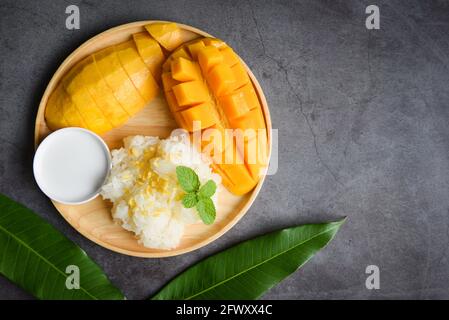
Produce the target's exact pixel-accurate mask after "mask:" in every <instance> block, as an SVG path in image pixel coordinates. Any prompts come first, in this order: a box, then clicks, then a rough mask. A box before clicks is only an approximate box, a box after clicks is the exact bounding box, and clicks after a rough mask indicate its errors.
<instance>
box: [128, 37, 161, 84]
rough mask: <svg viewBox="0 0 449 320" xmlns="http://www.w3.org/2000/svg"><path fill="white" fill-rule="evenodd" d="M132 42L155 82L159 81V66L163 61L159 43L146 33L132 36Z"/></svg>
mask: <svg viewBox="0 0 449 320" xmlns="http://www.w3.org/2000/svg"><path fill="white" fill-rule="evenodd" d="M133 40H134V43H135V44H136V47H137V51H138V52H139V54H140V56H141V57H142V59H143V61H144V62H145V64H146V65H147V67H148V68H149V69H150V71H151V74H152V75H153V77H154V78H155V80H156V81H160V76H161V66H162V64H163V63H164V61H165V56H164V53H163V52H162V49H161V47H160V45H159V43H158V42H157V41H156V40H154V39H153V38H152V37H151V36H150V35H149V34H148V33H147V32H139V33H135V34H133Z"/></svg>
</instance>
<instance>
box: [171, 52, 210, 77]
mask: <svg viewBox="0 0 449 320" xmlns="http://www.w3.org/2000/svg"><path fill="white" fill-rule="evenodd" d="M171 73H172V76H173V79H175V80H178V81H192V80H201V79H202V78H203V77H202V75H201V70H200V67H199V66H198V63H196V62H192V61H190V60H187V59H185V58H183V57H179V58H177V59H174V60H173V61H172V62H171Z"/></svg>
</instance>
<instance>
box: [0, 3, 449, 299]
mask: <svg viewBox="0 0 449 320" xmlns="http://www.w3.org/2000/svg"><path fill="white" fill-rule="evenodd" d="M69 4H77V5H79V7H80V10H81V29H80V30H76V31H69V30H66V28H65V18H66V15H65V13H64V11H65V8H66V6H67V5H69ZM369 4H377V5H378V6H379V7H380V11H381V28H380V30H371V31H368V30H367V29H366V28H365V18H366V16H367V15H366V14H365V8H366V6H367V5H369ZM146 19H161V20H173V21H179V22H182V23H186V24H190V25H193V26H196V27H198V28H201V29H203V30H206V31H208V32H210V33H211V34H214V35H216V36H217V37H220V38H222V39H224V40H225V41H227V42H228V43H229V44H230V45H231V46H233V47H234V48H235V50H236V51H237V52H238V53H239V54H240V55H241V56H242V57H243V58H244V59H245V61H246V62H247V63H248V65H249V66H250V67H251V68H252V70H253V71H254V73H255V75H256V76H257V78H258V79H259V81H260V83H261V85H262V87H263V89H264V91H265V94H266V96H267V99H268V102H269V105H270V109H271V116H272V118H273V126H274V127H275V128H278V129H279V171H278V173H277V174H276V175H274V176H271V177H269V178H268V179H267V181H266V183H265V185H264V187H263V189H262V191H261V193H260V195H259V197H258V198H257V200H256V202H255V203H254V205H253V206H252V208H251V209H250V211H249V212H248V214H247V215H246V216H245V217H244V218H243V219H242V220H241V221H240V222H239V223H238V224H237V225H236V226H235V227H234V228H233V229H232V230H230V231H229V232H228V233H227V234H226V235H225V236H223V237H222V238H220V239H218V240H217V241H216V242H214V243H213V244H210V245H209V246H207V247H205V248H202V249H200V250H198V251H196V252H193V253H189V254H185V255H182V256H179V257H174V258H166V259H139V258H132V257H127V256H124V255H120V254H117V253H113V252H110V251H108V250H106V249H103V248H101V247H99V246H98V245H96V244H94V243H92V242H90V241H89V240H87V239H85V238H84V237H82V236H81V235H79V234H78V233H77V232H76V231H75V230H74V229H73V228H72V227H71V226H69V225H68V224H67V223H66V222H65V221H64V220H63V219H62V217H61V216H60V215H59V214H58V213H57V211H56V210H55V209H54V208H53V207H52V205H51V203H50V202H49V200H48V199H47V198H46V197H45V196H44V195H43V194H42V193H41V192H40V191H39V190H38V188H37V186H36V184H35V182H34V180H33V176H32V168H31V164H32V157H33V128H34V127H33V123H34V117H35V114H36V110H37V107H38V103H39V100H40V97H41V95H42V93H43V91H44V89H45V86H46V85H47V83H48V81H49V80H50V78H51V76H52V74H53V72H54V71H55V70H56V68H57V67H58V65H59V64H60V63H61V62H62V61H63V59H64V58H65V57H66V56H67V55H68V54H69V53H70V52H71V51H72V50H74V49H75V48H76V47H77V46H79V45H80V44H81V43H82V42H84V41H85V40H87V39H89V38H90V37H91V36H93V35H95V34H97V33H99V32H101V31H103V30H106V29H108V28H109V27H113V26H116V25H120V24H123V23H126V22H131V21H136V20H146ZM0 57H1V59H0V92H1V94H0V108H1V112H0V126H1V127H0V143H1V146H2V151H1V152H0V177H1V178H0V179H1V180H0V182H1V183H0V191H1V192H3V193H5V194H7V195H9V196H11V197H12V198H14V199H16V200H18V201H20V202H22V203H24V204H26V205H27V206H29V207H30V208H32V209H34V210H35V211H36V212H38V213H39V214H40V215H41V216H42V217H44V218H45V219H47V220H48V221H49V222H50V223H52V224H53V225H54V226H55V227H56V228H58V229H59V230H60V231H62V232H63V233H64V234H66V235H67V236H68V237H69V238H70V239H72V240H73V241H75V242H76V243H77V244H79V245H80V246H81V247H82V248H83V249H84V250H86V252H87V253H88V254H89V255H90V256H91V257H92V258H93V259H94V260H95V261H97V262H98V264H99V265H100V266H101V267H102V268H104V270H105V272H106V273H107V275H108V276H109V277H110V278H111V280H112V281H113V282H114V283H115V284H116V285H117V286H118V287H120V288H121V289H122V290H123V291H124V293H125V294H126V295H127V296H128V298H130V299H141V298H145V297H148V296H150V295H151V294H152V293H154V292H155V291H157V289H158V288H160V287H161V286H162V285H163V284H164V283H166V282H167V281H168V280H169V279H170V278H172V277H173V276H174V275H176V274H177V273H178V272H180V271H181V270H183V269H185V268H186V267H188V266H190V265H192V264H193V263H194V262H196V261H198V260H199V259H200V258H202V257H205V256H208V255H210V254H211V253H214V252H217V251H218V250H220V249H223V248H226V247H229V246H230V245H232V244H234V243H237V242H239V241H241V240H244V239H248V238H251V237H252V236H255V235H259V234H262V233H264V232H267V231H270V230H274V229H277V228H281V227H284V226H292V225H296V224H301V223H306V222H319V221H325V220H332V219H336V218H339V217H342V216H348V220H347V223H346V224H345V225H344V227H343V228H342V229H341V230H340V232H339V234H338V235H337V237H336V238H335V239H334V241H333V242H332V243H331V244H330V245H329V246H328V247H327V248H326V249H325V250H323V251H321V252H320V253H319V254H317V255H316V256H315V257H314V258H313V260H312V261H311V262H309V263H308V264H307V265H305V266H304V267H303V268H302V269H301V270H299V271H297V272H296V273H295V274H293V275H292V276H290V277H289V278H288V279H286V280H285V281H284V282H282V283H281V284H280V285H278V286H277V287H275V288H274V289H272V290H271V291H270V292H268V293H267V294H266V295H265V298H268V299H322V298H324V299H339V298H351V299H354V298H361V299H381V298H388V299H390V298H399V299H404V298H449V253H448V249H447V248H448V241H449V218H448V215H449V192H448V191H449V143H448V142H449V125H448V121H449V87H448V84H449V4H448V2H446V1H402V2H400V1H377V0H376V1H216V2H214V1H148V0H145V1H132V2H131V1H75V0H73V1H17V0H15V1H10V0H2V1H1V2H0ZM371 264H375V265H377V266H379V268H380V272H381V279H380V289H379V290H367V289H366V288H365V279H366V274H365V268H366V266H367V265H371ZM0 298H3V299H14V298H17V299H22V298H25V299H28V298H31V296H30V295H29V294H27V293H26V292H24V291H22V290H21V289H20V288H17V287H16V286H15V285H13V284H11V283H10V282H8V281H7V280H6V279H4V278H3V277H1V276H0Z"/></svg>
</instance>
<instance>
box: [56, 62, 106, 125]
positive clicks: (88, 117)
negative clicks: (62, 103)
mask: <svg viewBox="0 0 449 320" xmlns="http://www.w3.org/2000/svg"><path fill="white" fill-rule="evenodd" d="M88 63H89V59H88V58H87V59H84V60H83V61H81V62H80V63H78V64H77V65H76V66H75V67H73V68H72V69H71V70H70V71H69V73H68V74H67V75H66V76H65V78H64V79H63V80H62V85H63V88H64V90H65V91H66V92H67V94H68V95H69V97H70V100H71V101H72V102H73V104H74V105H75V108H76V109H77V110H78V112H79V114H80V115H81V118H82V119H83V120H84V123H85V124H86V125H87V128H89V129H90V130H92V131H94V132H97V133H100V134H101V133H104V132H106V131H108V130H110V129H112V125H111V123H110V122H109V120H108V119H107V118H106V117H105V116H104V114H103V113H102V112H101V110H100V108H99V107H98V106H97V103H96V102H95V100H94V99H93V98H92V96H91V94H90V93H89V91H88V90H87V88H86V86H85V85H84V79H83V77H82V75H81V73H82V70H83V69H84V67H85V66H86V65H87V64H88Z"/></svg>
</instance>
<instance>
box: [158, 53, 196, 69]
mask: <svg viewBox="0 0 449 320" xmlns="http://www.w3.org/2000/svg"><path fill="white" fill-rule="evenodd" d="M177 58H184V59H187V60H191V56H190V54H189V53H188V52H187V50H186V49H185V48H184V47H182V48H180V49H179V50H176V51H175V52H174V53H173V54H172V55H171V56H170V57H169V58H167V60H165V62H164V64H163V65H162V71H164V72H168V71H170V70H171V63H172V61H173V60H175V59H177Z"/></svg>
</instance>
